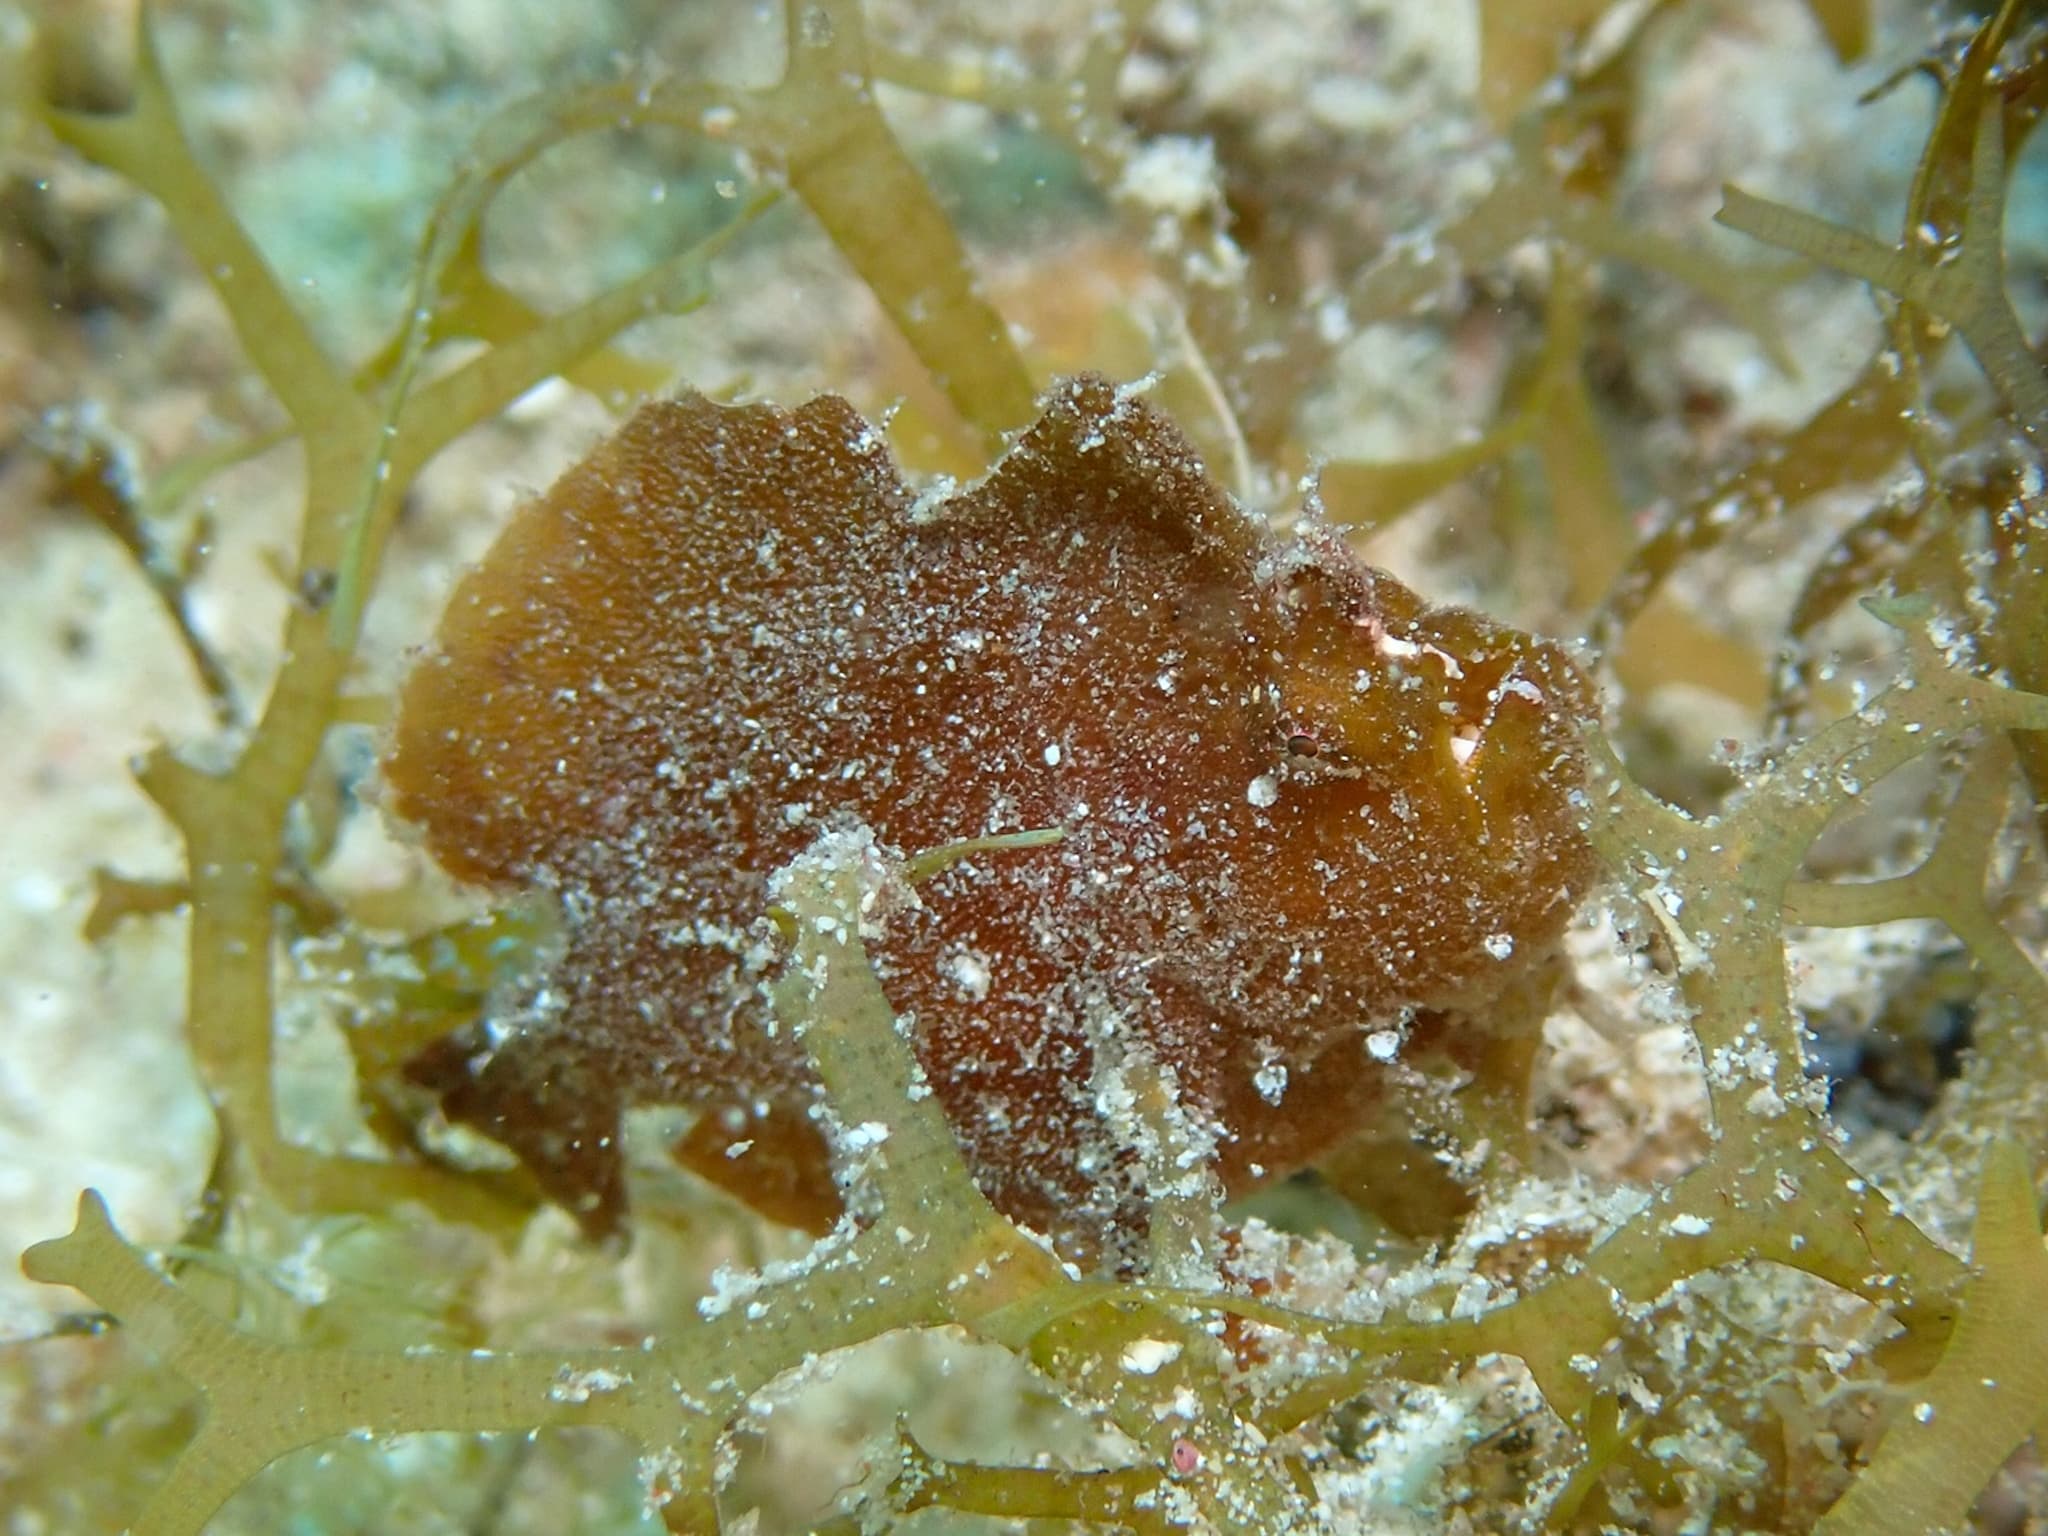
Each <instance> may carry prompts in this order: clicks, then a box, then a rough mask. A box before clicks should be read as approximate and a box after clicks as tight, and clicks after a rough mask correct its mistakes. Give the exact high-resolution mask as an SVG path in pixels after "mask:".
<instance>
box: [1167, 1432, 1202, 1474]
mask: <svg viewBox="0 0 2048 1536" xmlns="http://www.w3.org/2000/svg"><path fill="white" fill-rule="evenodd" d="M1201 1464H1202V1453H1201V1452H1200V1451H1198V1450H1196V1449H1195V1442H1194V1441H1192V1440H1188V1439H1180V1440H1176V1441H1174V1442H1173V1470H1174V1471H1176V1472H1178V1473H1180V1474H1181V1475H1182V1476H1183V1477H1185V1476H1186V1475H1187V1474H1188V1473H1190V1472H1192V1471H1194V1470H1195V1468H1197V1467H1199V1466H1200V1465H1201Z"/></svg>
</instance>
